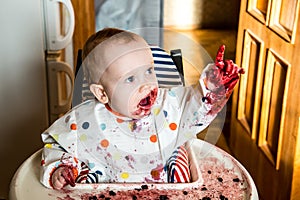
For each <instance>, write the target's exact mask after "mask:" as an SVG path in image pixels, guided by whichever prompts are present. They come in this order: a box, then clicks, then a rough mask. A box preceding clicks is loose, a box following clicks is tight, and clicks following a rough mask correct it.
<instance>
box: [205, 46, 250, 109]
mask: <svg viewBox="0 0 300 200" xmlns="http://www.w3.org/2000/svg"><path fill="white" fill-rule="evenodd" d="M224 52H225V45H221V46H220V47H219V50H218V52H217V56H216V59H215V63H214V64H212V65H210V66H209V67H208V69H207V70H206V71H205V76H206V77H205V80H204V82H205V86H206V88H207V89H208V90H209V91H210V92H209V93H207V95H206V96H205V97H204V100H205V101H206V102H207V103H209V104H218V102H222V101H221V100H222V99H228V98H229V96H230V94H231V93H232V91H233V89H234V86H235V85H236V84H237V82H238V80H239V78H240V76H239V75H240V74H244V73H245V71H244V69H242V68H239V67H238V66H237V65H236V64H235V63H234V62H233V61H232V60H224ZM222 106H223V105H220V106H216V108H218V109H217V110H216V112H217V111H218V110H219V108H220V107H222Z"/></svg>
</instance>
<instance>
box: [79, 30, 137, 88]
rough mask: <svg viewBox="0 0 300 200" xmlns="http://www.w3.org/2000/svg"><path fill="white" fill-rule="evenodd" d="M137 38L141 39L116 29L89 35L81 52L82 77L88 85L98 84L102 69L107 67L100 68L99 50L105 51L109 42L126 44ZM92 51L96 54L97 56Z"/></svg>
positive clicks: (133, 34)
mask: <svg viewBox="0 0 300 200" xmlns="http://www.w3.org/2000/svg"><path fill="white" fill-rule="evenodd" d="M139 38H141V37H140V36H138V35H137V34H135V33H132V32H129V31H125V30H122V29H117V28H104V29H102V30H100V31H98V32H96V33H94V34H93V35H91V36H90V37H89V38H88V39H87V41H86V42H85V44H84V46H83V50H82V60H83V71H84V76H85V77H86V78H87V80H88V82H89V84H92V83H96V84H98V83H99V81H100V80H99V79H100V77H101V74H102V73H103V69H104V70H105V67H107V63H106V64H105V66H102V63H101V60H102V59H101V58H99V56H101V53H100V54H98V53H99V50H100V48H101V49H102V51H105V48H107V47H108V46H109V45H108V44H109V43H111V42H114V43H115V44H127V43H130V42H132V41H138V40H139ZM93 51H95V52H97V55H96V54H94V53H93ZM100 52H101V50H100ZM102 61H103V60H102ZM95 66H96V67H95Z"/></svg>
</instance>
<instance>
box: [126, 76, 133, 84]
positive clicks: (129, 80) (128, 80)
mask: <svg viewBox="0 0 300 200" xmlns="http://www.w3.org/2000/svg"><path fill="white" fill-rule="evenodd" d="M133 81H134V76H129V77H128V78H127V79H126V82H127V83H132V82H133Z"/></svg>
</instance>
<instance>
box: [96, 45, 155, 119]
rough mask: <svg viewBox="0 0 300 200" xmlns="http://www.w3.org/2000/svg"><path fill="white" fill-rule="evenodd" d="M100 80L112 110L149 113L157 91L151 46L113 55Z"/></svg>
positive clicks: (132, 115)
mask: <svg viewBox="0 0 300 200" xmlns="http://www.w3.org/2000/svg"><path fill="white" fill-rule="evenodd" d="M101 84H102V85H103V86H104V89H105V92H106V93H107V96H108V98H109V102H108V104H109V106H110V107H111V108H112V109H113V110H114V111H116V112H118V113H120V114H122V115H124V116H127V117H130V118H133V119H140V118H142V117H144V116H146V115H149V114H150V111H151V107H152V105H153V104H154V102H155V100H156V97H157V91H158V84H157V79H156V76H155V73H154V63H153V57H152V53H151V50H150V48H141V49H138V50H134V51H130V52H128V53H126V54H124V55H122V56H120V57H118V58H117V59H115V60H114V62H113V63H111V64H110V66H109V67H108V68H107V70H106V71H105V72H104V73H103V75H102V78H101Z"/></svg>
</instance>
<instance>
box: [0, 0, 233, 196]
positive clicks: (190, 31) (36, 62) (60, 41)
mask: <svg viewBox="0 0 300 200" xmlns="http://www.w3.org/2000/svg"><path fill="white" fill-rule="evenodd" d="M107 1H111V2H112V1H113V0H106V1H103V0H95V3H94V4H93V5H95V8H96V9H97V8H98V9H99V7H97V5H102V6H103V5H104V4H105V3H107ZM135 1H139V2H143V4H144V6H147V4H146V2H147V3H149V2H152V4H156V5H157V6H158V7H156V8H152V9H146V8H144V9H145V13H144V14H146V15H143V16H144V17H146V16H147V14H148V16H151V14H152V16H153V17H154V18H155V17H158V18H157V19H158V20H159V21H156V22H157V24H160V25H163V26H164V27H166V28H171V29H174V30H176V31H179V32H181V33H183V34H186V35H188V36H189V37H191V38H193V39H194V40H197V41H196V42H199V43H202V44H203V46H205V45H206V47H207V48H208V51H209V53H211V54H212V55H211V56H214V52H215V51H216V49H217V47H218V46H219V44H218V43H217V42H216V41H218V39H220V40H221V41H222V39H223V41H225V42H228V40H226V38H227V39H228V37H229V38H232V39H231V40H230V43H231V45H230V46H229V48H228V56H229V58H231V59H234V52H235V38H236V30H237V23H238V16H239V14H238V11H239V1H238V0H227V1H223V0H164V1H163V0H157V1H145V0H131V1H128V4H129V5H130V4H132V5H134V4H136V2H135ZM55 2H57V1H50V0H27V1H22V0H10V1H2V2H1V7H0V27H1V29H0V30H1V32H0V70H1V72H0V94H1V98H0V108H1V112H0V124H1V125H0V138H1V139H0V160H1V166H0V199H7V198H8V191H9V183H10V181H11V178H12V177H13V175H14V173H15V171H16V170H17V169H18V167H19V166H20V165H21V164H22V162H23V161H24V160H25V159H26V158H28V157H29V156H30V155H31V154H32V153H34V152H35V151H37V150H38V149H40V148H41V147H42V143H41V139H40V134H41V133H42V132H43V130H45V129H46V128H47V127H48V126H49V124H51V123H52V122H53V120H54V119H55V118H57V117H58V116H59V115H60V114H61V113H63V112H65V111H66V110H67V109H68V108H69V107H70V98H71V95H70V94H71V88H72V84H73V78H74V72H73V69H74V63H75V60H76V52H77V48H78V47H79V48H80V44H82V43H80V42H78V37H79V35H78V28H80V27H78V26H79V25H80V24H84V23H85V22H86V21H89V20H90V19H85V18H78V15H77V13H76V9H78V8H80V4H86V1H84V0H73V1H68V0H65V1H62V2H66V4H65V5H63V6H61V4H60V5H59V6H57V4H55ZM70 3H72V4H73V6H74V8H76V9H75V24H72V22H73V17H74V16H73V15H74V13H72V9H71V8H70ZM83 8H84V7H83ZM139 9H142V8H139ZM156 9H157V10H156ZM96 12H97V10H96ZM155 13H157V15H155ZM133 17H134V16H133ZM94 20H95V26H96V23H97V20H98V19H94ZM99 20H101V19H99ZM140 20H143V19H140ZM144 20H145V19H144ZM150 20H151V19H150ZM73 25H75V27H73ZM73 28H75V32H74V35H73V37H72V36H70V33H73ZM81 28H82V27H81ZM135 28H138V27H135ZM76 31H77V32H76ZM212 33H213V34H214V35H215V36H212ZM162 34H164V33H162ZM79 39H80V38H79ZM84 39H86V38H81V40H82V41H83V40H84Z"/></svg>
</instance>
